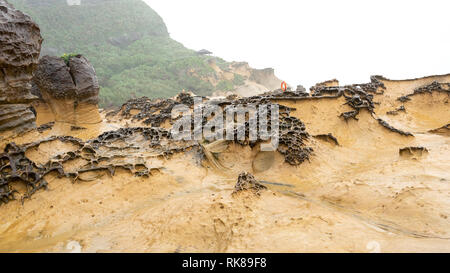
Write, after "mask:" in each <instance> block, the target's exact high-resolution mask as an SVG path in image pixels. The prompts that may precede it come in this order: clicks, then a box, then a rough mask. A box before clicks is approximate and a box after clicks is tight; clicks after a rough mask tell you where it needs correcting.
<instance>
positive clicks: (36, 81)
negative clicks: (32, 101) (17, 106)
mask: <svg viewBox="0 0 450 273" xmlns="http://www.w3.org/2000/svg"><path fill="white" fill-rule="evenodd" d="M33 86H35V87H34V88H33V92H34V94H35V95H37V96H38V97H40V98H41V100H42V101H43V102H45V103H46V104H48V106H49V107H50V108H51V110H52V112H53V114H54V115H55V118H56V120H57V121H63V122H67V123H72V124H78V123H96V122H99V121H100V117H99V114H98V110H96V108H97V104H98V95H99V90H100V87H99V85H98V80H97V76H96V74H95V70H94V68H93V67H92V65H91V64H90V63H89V61H88V60H87V59H86V58H85V57H83V56H82V55H77V56H72V57H70V58H69V59H68V61H67V63H66V61H65V60H63V59H62V58H60V57H54V56H44V57H42V58H41V59H40V61H39V65H38V67H37V70H36V72H35V74H34V78H33ZM86 109H87V110H86Z"/></svg>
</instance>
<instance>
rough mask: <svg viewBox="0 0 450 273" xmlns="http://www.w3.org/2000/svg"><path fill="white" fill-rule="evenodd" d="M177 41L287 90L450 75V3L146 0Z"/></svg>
mask: <svg viewBox="0 0 450 273" xmlns="http://www.w3.org/2000/svg"><path fill="white" fill-rule="evenodd" d="M144 1H145V2H147V3H148V4H149V5H150V6H151V7H152V8H153V9H155V10H156V12H158V13H159V14H160V15H161V16H162V18H163V19H164V21H165V23H166V24H167V27H168V29H169V32H170V35H171V37H172V38H173V39H175V40H177V41H179V42H181V43H183V44H184V45H185V46H186V47H188V48H191V49H196V50H199V49H202V48H206V49H208V50H210V51H212V52H214V55H215V56H219V57H222V58H224V59H225V60H227V61H247V62H249V63H250V65H251V66H252V67H255V68H265V67H273V68H275V73H276V75H277V76H278V77H279V78H281V79H283V80H286V81H287V82H288V83H289V84H290V85H292V86H295V85H297V84H303V85H305V87H309V86H310V85H313V84H315V83H316V82H319V81H324V80H328V79H331V78H337V79H338V80H340V82H341V84H350V83H363V82H368V81H369V76H370V75H376V74H381V75H383V76H386V77H388V78H392V79H402V78H414V77H419V76H425V75H432V74H445V73H450V50H449V49H450V13H449V12H450V1H448V0H444V1H434V0H426V1H425V0H424V1H415V0H413V1H401V0H398V1H392V0H389V1H385V0H377V1H360V0H359V1H357V0H355V1H350V0H340V1H333V0H314V1H294V0H289V1H288V0H276V1H275V0H273V1H266V0H257V1H253V0H221V1H219V0H189V1H186V0H144Z"/></svg>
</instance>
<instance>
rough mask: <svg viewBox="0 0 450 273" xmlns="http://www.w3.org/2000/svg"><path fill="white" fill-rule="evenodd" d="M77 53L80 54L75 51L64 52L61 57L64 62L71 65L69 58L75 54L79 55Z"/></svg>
mask: <svg viewBox="0 0 450 273" xmlns="http://www.w3.org/2000/svg"><path fill="white" fill-rule="evenodd" d="M77 55H78V54H75V53H69V54H67V53H64V54H63V55H62V56H61V59H63V60H64V62H65V63H66V65H69V60H70V58H72V57H75V56H77Z"/></svg>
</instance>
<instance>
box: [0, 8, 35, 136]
mask: <svg viewBox="0 0 450 273" xmlns="http://www.w3.org/2000/svg"><path fill="white" fill-rule="evenodd" d="M41 44H42V37H41V35H40V29H39V27H38V25H37V24H36V23H34V22H33V21H32V20H31V18H30V17H29V16H28V15H25V14H24V13H22V12H21V11H19V10H16V9H15V8H14V7H13V6H12V5H11V4H9V3H8V2H6V1H4V0H0V134H1V135H2V137H7V136H11V135H14V134H17V133H20V132H23V131H26V130H28V129H31V128H34V127H35V126H36V125H35V115H34V113H33V109H32V108H31V106H30V103H31V102H32V101H33V100H35V99H37V98H36V97H35V96H34V95H32V94H31V93H30V90H31V79H32V77H33V71H34V70H35V69H36V66H37V63H38V58H39V54H40V51H41Z"/></svg>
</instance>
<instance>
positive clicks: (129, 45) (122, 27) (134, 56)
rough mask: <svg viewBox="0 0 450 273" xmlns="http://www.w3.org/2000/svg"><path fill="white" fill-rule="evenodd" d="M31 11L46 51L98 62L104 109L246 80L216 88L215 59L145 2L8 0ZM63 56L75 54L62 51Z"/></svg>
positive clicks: (203, 91)
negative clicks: (190, 45) (181, 38)
mask: <svg viewBox="0 0 450 273" xmlns="http://www.w3.org/2000/svg"><path fill="white" fill-rule="evenodd" d="M9 2H11V3H12V4H13V5H14V6H15V7H16V8H18V9H20V10H22V11H24V12H25V13H27V14H29V15H30V16H31V17H32V18H33V20H35V21H36V22H37V23H38V24H39V27H40V28H41V34H42V36H43V37H44V42H43V49H42V52H41V56H42V55H54V56H55V55H56V56H61V55H62V54H63V53H65V52H78V53H80V54H82V55H84V56H86V57H87V58H88V59H89V61H90V62H91V63H92V64H93V66H94V68H95V70H96V73H97V76H98V79H99V84H100V86H101V91H100V104H101V106H103V107H107V106H111V105H120V104H122V103H123V102H125V101H126V100H128V99H130V98H132V97H140V96H147V97H149V98H157V97H169V96H173V95H175V94H178V93H179V92H181V91H182V90H183V89H185V90H189V91H192V92H194V93H196V94H199V95H208V94H211V93H212V92H213V91H215V90H231V89H232V88H233V85H239V83H241V82H243V80H242V81H241V80H239V77H237V78H238V80H236V77H235V80H234V81H233V82H223V83H222V82H221V83H220V84H219V85H218V86H213V85H212V84H211V83H209V81H207V80H205V78H206V77H210V76H214V73H215V72H214V71H213V70H212V68H211V67H210V66H209V65H208V60H209V59H210V58H215V59H216V63H217V64H218V66H219V67H221V68H222V69H227V67H228V63H227V62H225V61H224V60H222V59H220V58H216V57H210V56H200V55H198V54H196V52H195V51H193V50H190V49H187V48H185V47H184V46H183V45H182V44H180V43H178V42H176V41H174V40H172V39H171V38H170V36H169V33H168V31H167V28H166V25H165V24H164V22H163V20H162V19H161V17H160V16H159V15H158V14H157V13H156V12H155V11H154V10H153V9H151V8H150V7H149V6H148V5H147V4H145V3H144V2H143V1H142V0H82V4H81V5H79V6H69V5H67V4H66V1H63V0H9ZM63 58H64V59H67V60H68V58H70V54H68V55H63Z"/></svg>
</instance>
